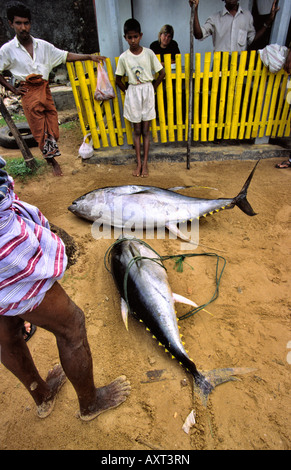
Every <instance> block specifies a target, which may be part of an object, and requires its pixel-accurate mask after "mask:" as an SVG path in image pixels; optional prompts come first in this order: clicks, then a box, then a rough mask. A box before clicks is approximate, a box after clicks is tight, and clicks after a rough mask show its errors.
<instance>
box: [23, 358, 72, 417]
mask: <svg viewBox="0 0 291 470" xmlns="http://www.w3.org/2000/svg"><path fill="white" fill-rule="evenodd" d="M65 381H66V376H65V373H64V371H63V368H62V366H61V365H60V364H58V365H56V366H55V367H54V368H53V369H51V370H50V371H49V372H48V375H47V378H46V384H47V385H48V386H49V388H50V395H49V396H48V398H47V400H45V401H44V402H43V403H42V404H41V405H39V406H38V407H37V415H38V417H39V418H46V417H47V416H49V415H50V414H51V412H52V411H53V408H54V404H55V401H56V397H57V394H58V392H59V390H60V389H61V387H62V386H63V385H64V383H65ZM34 386H36V387H37V383H36V382H35V384H34V383H32V384H31V386H30V387H31V388H32V387H34ZM32 390H33V388H32Z"/></svg>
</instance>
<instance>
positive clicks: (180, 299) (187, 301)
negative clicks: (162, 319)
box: [173, 292, 198, 308]
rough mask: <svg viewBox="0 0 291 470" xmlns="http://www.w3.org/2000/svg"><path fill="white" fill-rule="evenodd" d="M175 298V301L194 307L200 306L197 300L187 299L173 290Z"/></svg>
mask: <svg viewBox="0 0 291 470" xmlns="http://www.w3.org/2000/svg"><path fill="white" fill-rule="evenodd" d="M173 299H174V302H179V303H181V304H186V305H191V306H192V307H196V308H197V307H198V305H197V304H195V302H193V301H192V300H190V299H187V298H186V297H183V296H182V295H179V294H174V292H173Z"/></svg>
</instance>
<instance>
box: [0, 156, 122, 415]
mask: <svg viewBox="0 0 291 470" xmlns="http://www.w3.org/2000/svg"><path fill="white" fill-rule="evenodd" d="M5 164H6V162H5V160H4V159H3V158H1V157H0V263H1V269H0V349H1V363H2V364H3V365H4V366H5V367H6V368H7V369H8V370H9V371H10V372H12V373H13V374H14V375H15V376H16V377H17V378H18V379H19V380H20V381H21V382H22V383H23V385H24V386H25V387H26V389H27V390H28V392H29V393H30V395H31V396H32V398H33V400H34V401H35V403H36V406H37V414H38V416H39V417H40V418H46V417H47V416H48V415H49V414H50V413H51V411H52V410H53V407H54V403H55V399H56V396H57V393H58V391H59V390H60V388H61V387H62V385H63V384H64V382H65V380H66V377H67V378H68V379H69V380H70V382H71V383H72V385H73V387H74V389H75V391H76V394H77V397H78V400H79V417H80V418H81V419H82V420H84V421H89V420H91V419H93V418H96V417H97V416H98V415H99V414H100V413H102V412H104V411H106V410H109V409H111V408H115V407H117V406H118V405H120V404H121V403H123V402H124V401H125V400H126V398H127V396H128V395H129V393H130V384H129V382H128V381H127V380H126V377H125V376H120V377H118V378H117V379H116V380H114V381H113V382H111V383H110V384H109V385H107V386H104V387H100V388H96V387H95V384H94V377H93V364H92V356H91V352H90V347H89V344H88V340H87V334H86V328H85V320H84V314H83V312H82V310H81V309H80V308H79V307H77V305H75V303H74V302H73V301H72V300H71V299H70V297H69V296H68V295H67V294H66V292H65V291H64V289H63V288H62V287H61V285H60V284H59V283H58V280H59V279H60V278H61V277H62V276H63V274H64V272H65V269H66V266H67V256H66V253H65V247H64V244H63V242H62V240H61V239H60V238H59V237H58V236H57V235H56V234H54V233H53V232H51V230H50V226H49V223H48V221H47V219H46V218H45V216H44V215H43V214H42V213H41V212H40V210H39V209H38V208H37V207H35V206H32V205H31V204H28V203H26V202H23V201H20V200H19V198H18V197H17V195H16V194H15V193H14V183H13V179H12V178H11V177H10V176H8V174H7V172H6V171H5V170H3V169H2V168H3V167H4V166H5ZM23 321H27V322H29V323H31V324H33V325H37V326H39V327H42V328H45V329H46V330H48V331H50V332H51V333H53V334H54V335H55V337H56V340H57V346H58V350H59V355H60V360H61V364H62V366H61V365H57V366H55V367H54V368H53V369H52V370H50V371H49V373H48V375H47V378H46V380H43V379H42V378H41V376H40V375H39V372H38V370H37V369H36V366H35V364H34V362H33V359H32V357H31V354H30V351H29V349H28V347H27V343H26V342H25V340H24V338H23V334H22V327H23ZM72 358H73V360H72Z"/></svg>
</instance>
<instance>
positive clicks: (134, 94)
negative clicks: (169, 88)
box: [124, 82, 156, 123]
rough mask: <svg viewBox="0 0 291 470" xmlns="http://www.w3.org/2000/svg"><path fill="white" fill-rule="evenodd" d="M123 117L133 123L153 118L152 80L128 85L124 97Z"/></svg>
mask: <svg viewBox="0 0 291 470" xmlns="http://www.w3.org/2000/svg"><path fill="white" fill-rule="evenodd" d="M124 117H125V118H126V119H128V121H130V122H133V123H138V122H142V121H151V120H152V119H155V117H156V110H155V90H154V87H153V84H152V82H147V83H141V84H139V85H129V87H128V89H127V90H126V93H125V99H124Z"/></svg>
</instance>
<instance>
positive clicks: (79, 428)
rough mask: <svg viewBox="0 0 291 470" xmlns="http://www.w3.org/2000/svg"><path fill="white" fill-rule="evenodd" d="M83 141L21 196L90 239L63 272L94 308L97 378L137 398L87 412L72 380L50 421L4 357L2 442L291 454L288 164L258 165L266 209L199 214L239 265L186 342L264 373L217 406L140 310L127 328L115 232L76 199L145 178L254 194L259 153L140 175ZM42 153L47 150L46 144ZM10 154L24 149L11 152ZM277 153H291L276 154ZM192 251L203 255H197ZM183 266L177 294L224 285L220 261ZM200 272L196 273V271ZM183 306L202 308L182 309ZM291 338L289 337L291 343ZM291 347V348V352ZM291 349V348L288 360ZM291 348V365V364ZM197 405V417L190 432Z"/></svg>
mask: <svg viewBox="0 0 291 470" xmlns="http://www.w3.org/2000/svg"><path fill="white" fill-rule="evenodd" d="M81 141H82V137H81V134H80V131H79V127H78V125H77V127H75V128H73V130H69V131H68V130H67V131H64V130H62V131H61V139H60V147H61V150H62V156H61V157H60V158H59V161H60V163H61V164H62V168H63V171H64V176H63V177H62V178H55V177H53V176H52V174H51V173H50V172H49V171H48V172H46V173H45V174H44V175H42V176H40V177H36V178H34V179H33V180H30V181H29V182H28V183H22V182H18V181H17V182H16V192H17V193H18V195H19V196H20V198H21V199H23V200H25V201H27V202H29V203H32V204H34V205H36V206H38V207H39V208H40V210H41V211H42V212H43V213H44V214H45V215H46V217H47V218H48V219H49V220H50V221H51V222H52V223H54V224H56V225H57V226H59V227H61V228H63V229H64V230H66V231H67V232H68V233H69V234H70V235H71V236H72V237H74V240H75V242H76V243H77V245H78V250H79V256H78V260H77V262H76V263H75V264H74V265H73V266H71V267H70V269H68V270H67V272H66V273H65V276H64V278H63V280H62V281H61V283H62V285H63V287H64V288H65V290H66V291H67V292H68V294H69V295H70V296H71V297H72V299H73V300H74V301H75V302H76V303H77V304H78V305H79V306H80V307H81V308H82V309H83V310H84V313H85V316H86V324H87V331H88V337H89V342H90V346H91V349H92V355H93V360H94V373H95V378H96V384H97V385H98V386H99V385H104V384H106V383H108V382H109V381H111V380H112V379H114V378H115V377H117V376H119V375H121V374H125V375H126V376H127V377H128V379H129V380H130V382H131V385H132V393H131V395H130V397H129V398H128V400H127V401H126V402H125V403H124V404H123V405H121V406H120V407H118V408H117V409H115V410H112V411H109V412H107V413H104V414H102V415H101V416H100V417H98V418H97V419H96V420H94V421H92V422H90V423H83V422H81V421H80V420H78V419H76V417H75V412H76V411H77V400H76V396H75V392H74V389H73V387H72V385H71V384H70V383H69V382H67V383H66V384H65V386H64V387H63V388H62V390H61V392H60V394H59V397H58V400H57V403H56V406H55V409H54V411H53V413H52V414H51V416H49V417H48V418H47V419H45V420H40V419H39V418H37V416H36V412H35V407H34V403H33V402H32V399H31V397H30V395H29V394H28V392H27V391H26V390H25V388H24V387H23V385H22V384H20V383H19V382H18V380H17V379H16V378H15V377H14V376H13V375H12V374H11V373H10V372H8V371H7V370H6V369H5V368H4V367H3V366H0V377H1V382H0V383H1V384H0V416H1V426H0V448H1V449H12V450H13V449H14V450H15V449H39V450H43V449H58V450H62V449H66V450H68V449H73V450H79V449H84V450H93V449H97V450H101V449H102V450H146V451H149V450H160V451H162V450H163V451H165V450H176V451H179V450H187V451H190V450H201V449H203V450H210V449H235V450H239V449H267V450H271V449H285V450H287V449H290V447H291V446H290V433H291V424H290V372H291V357H290V354H291V343H290V341H291V331H290V307H291V301H290V265H291V263H290V248H291V242H290V227H291V219H290V215H291V208H290V202H289V197H290V181H291V171H290V170H276V169H275V168H274V164H275V163H276V160H275V159H266V160H262V161H261V162H260V163H259V166H258V168H257V171H256V173H255V176H254V179H253V181H252V184H251V186H250V189H249V194H248V199H249V201H250V203H251V204H252V206H253V208H254V210H255V211H256V212H257V213H258V215H257V216H255V217H248V216H246V215H245V214H243V213H242V212H241V211H240V210H239V209H238V208H234V209H233V210H229V211H223V212H220V213H219V214H217V215H215V216H212V217H207V218H205V219H202V220H201V221H200V242H201V244H203V246H200V247H199V248H198V249H197V250H195V251H193V250H192V252H195V253H203V252H215V253H217V254H219V255H221V256H223V257H225V259H226V261H227V264H226V268H225V271H224V274H223V277H222V281H221V285H220V293H219V297H218V299H217V300H216V301H215V302H214V303H212V304H211V305H210V306H208V311H209V312H210V313H211V315H210V314H209V313H206V312H205V311H201V312H199V313H197V314H196V315H195V316H192V317H190V318H189V319H186V320H183V321H180V326H181V332H182V333H183V335H184V340H185V342H186V348H187V349H188V350H189V353H190V356H191V357H192V358H193V360H194V362H195V363H196V365H197V367H198V369H200V370H209V369H214V368H223V367H251V368H255V371H253V372H251V373H248V374H246V375H244V376H241V377H240V378H239V380H238V381H235V382H229V383H227V384H224V385H221V386H219V387H217V388H216V389H215V391H214V392H213V393H212V394H211V396H210V398H209V401H208V406H207V408H204V407H203V406H202V404H201V402H200V399H199V398H198V397H196V395H194V394H193V390H192V380H191V377H190V376H189V375H188V374H187V373H186V372H185V371H184V370H183V369H182V367H181V366H180V365H179V364H178V363H177V362H176V361H175V360H173V359H171V357H170V356H169V355H168V354H167V353H166V352H165V351H164V350H163V349H162V348H161V347H159V346H158V344H157V342H156V341H155V340H154V339H153V338H152V337H151V335H150V334H149V333H148V332H147V331H146V330H145V329H144V326H143V325H142V324H140V323H138V322H137V321H136V320H135V319H134V318H131V319H130V321H129V331H128V332H127V331H126V329H125V327H124V325H123V323H122V319H121V315H120V305H119V302H120V299H119V295H118V293H117V290H116V288H115V285H114V284H113V280H112V278H111V275H110V274H109V273H108V272H107V271H106V269H105V267H104V254H105V251H106V250H107V248H109V247H110V246H111V244H112V243H113V241H114V240H113V239H111V240H105V239H103V240H98V241H97V240H94V238H93V237H92V235H91V224H90V223H88V222H86V221H85V220H81V219H79V218H77V217H75V216H74V215H73V214H71V213H70V212H69V211H68V210H67V207H68V206H69V205H70V203H71V202H72V201H73V200H74V199H75V198H77V197H79V196H80V195H82V194H84V193H86V192H88V191H91V190H93V189H96V188H98V187H103V186H111V185H117V184H128V183H139V184H150V185H156V186H161V187H164V188H167V187H172V186H180V185H202V186H208V187H214V188H217V191H215V190H213V189H202V188H197V187H196V188H195V187H194V188H191V189H187V190H186V194H188V195H192V196H196V197H207V198H217V197H232V196H235V195H236V194H237V193H238V192H239V190H240V189H241V187H242V185H243V183H244V181H245V179H246V178H247V176H248V174H249V172H250V171H251V169H252V167H253V165H254V162H253V161H221V162H196V163H193V164H192V165H191V169H190V170H187V169H186V164H185V163H171V162H161V163H152V164H150V176H149V178H148V179H147V180H145V179H134V178H133V177H132V176H131V172H132V168H133V165H132V164H128V165H122V166H112V165H88V164H87V165H85V164H82V162H81V161H80V159H78V158H76V156H77V149H78V147H79V145H80V143H81ZM32 151H33V154H34V155H35V156H38V150H37V149H33V150H32ZM1 154H2V155H3V156H4V157H5V158H10V157H12V156H13V157H14V156H16V155H18V152H17V151H15V150H6V149H3V148H1ZM277 161H278V160H277ZM149 243H150V244H151V245H152V246H153V248H154V249H155V250H157V251H158V252H159V253H160V254H162V255H167V254H171V255H173V254H177V253H180V252H181V242H180V240H169V239H168V238H166V239H165V240H150V241H149ZM187 253H191V250H190V251H187ZM187 262H188V264H185V265H184V271H183V272H182V273H179V272H177V271H176V270H174V267H173V266H174V263H173V262H167V268H168V276H169V279H170V283H171V285H172V286H173V290H174V291H175V292H177V293H178V294H181V295H184V296H188V297H190V298H191V299H193V300H194V301H196V302H197V303H199V304H201V303H204V302H206V301H208V300H209V299H210V297H211V296H212V294H213V291H214V275H215V262H214V261H213V260H212V259H208V258H207V259H204V258H203V257H195V258H190V259H189V260H188V261H187ZM191 267H192V268H193V269H191ZM177 310H178V315H181V314H183V313H186V312H187V311H188V310H189V307H187V306H183V305H178V307H177ZM288 343H289V345H288ZM28 345H29V348H30V350H31V353H32V355H33V358H34V360H35V363H36V365H37V367H38V368H39V370H40V373H41V374H42V375H43V376H46V373H47V371H48V369H49V368H51V366H53V365H54V364H56V363H58V361H59V359H58V351H57V347H56V343H55V339H54V337H53V336H52V335H51V334H50V333H48V332H46V331H44V330H41V329H40V328H39V329H38V330H37V332H36V333H35V335H34V336H33V337H32V338H31V340H30V341H29V343H28ZM288 348H289V349H288ZM288 353H289V356H288ZM288 357H289V361H288ZM192 409H194V410H195V412H196V424H195V426H194V427H193V428H192V429H191V431H190V433H189V434H186V433H185V432H184V431H183V430H182V425H183V422H184V420H185V419H186V417H187V415H188V413H189V412H190V411H191V410H192Z"/></svg>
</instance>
